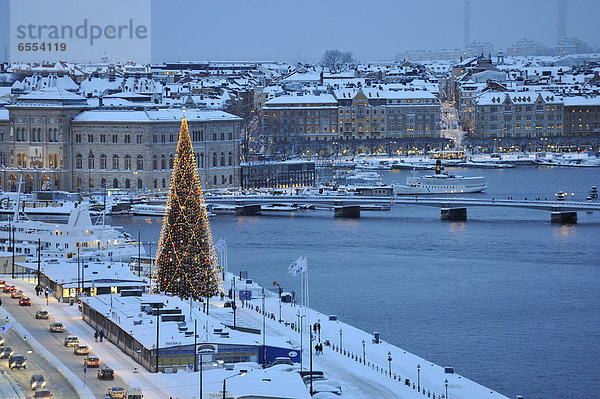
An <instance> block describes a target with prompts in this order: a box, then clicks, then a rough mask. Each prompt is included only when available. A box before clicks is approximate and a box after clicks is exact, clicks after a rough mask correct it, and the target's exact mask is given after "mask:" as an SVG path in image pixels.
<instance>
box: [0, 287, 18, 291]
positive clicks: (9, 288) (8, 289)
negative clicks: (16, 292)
mask: <svg viewBox="0 0 600 399" xmlns="http://www.w3.org/2000/svg"><path fill="white" fill-rule="evenodd" d="M13 288H17V287H15V286H14V285H5V286H4V288H3V289H2V290H3V291H4V292H11V291H12V290H13Z"/></svg>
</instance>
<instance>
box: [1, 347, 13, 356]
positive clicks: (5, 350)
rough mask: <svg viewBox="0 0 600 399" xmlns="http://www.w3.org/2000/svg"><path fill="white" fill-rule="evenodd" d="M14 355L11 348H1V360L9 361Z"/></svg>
mask: <svg viewBox="0 0 600 399" xmlns="http://www.w3.org/2000/svg"><path fill="white" fill-rule="evenodd" d="M13 353H14V351H13V350H12V348H11V347H10V346H4V347H2V348H0V359H8V358H9V357H11V356H12V354H13Z"/></svg>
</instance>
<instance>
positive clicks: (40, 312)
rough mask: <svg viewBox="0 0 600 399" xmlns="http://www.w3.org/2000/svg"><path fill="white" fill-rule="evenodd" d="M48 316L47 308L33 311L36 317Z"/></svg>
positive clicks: (44, 317) (46, 317)
mask: <svg viewBox="0 0 600 399" xmlns="http://www.w3.org/2000/svg"><path fill="white" fill-rule="evenodd" d="M48 317H49V315H48V311H47V310H38V311H37V312H35V318H36V319H48Z"/></svg>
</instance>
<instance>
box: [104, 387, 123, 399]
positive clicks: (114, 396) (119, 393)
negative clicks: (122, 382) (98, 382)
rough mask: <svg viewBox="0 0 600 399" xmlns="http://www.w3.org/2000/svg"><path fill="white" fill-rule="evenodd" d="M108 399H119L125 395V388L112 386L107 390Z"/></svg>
mask: <svg viewBox="0 0 600 399" xmlns="http://www.w3.org/2000/svg"><path fill="white" fill-rule="evenodd" d="M108 397H109V398H110V399H121V398H124V397H125V389H124V388H122V387H112V388H110V389H109V390H108Z"/></svg>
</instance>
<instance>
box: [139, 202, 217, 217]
mask: <svg viewBox="0 0 600 399" xmlns="http://www.w3.org/2000/svg"><path fill="white" fill-rule="evenodd" d="M166 211H167V205H166V204H162V205H159V204H157V205H153V204H135V205H132V206H131V211H130V212H131V214H132V215H134V216H165V213H166ZM207 214H208V216H209V217H212V216H215V214H214V213H212V212H210V211H208V210H207Z"/></svg>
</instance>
